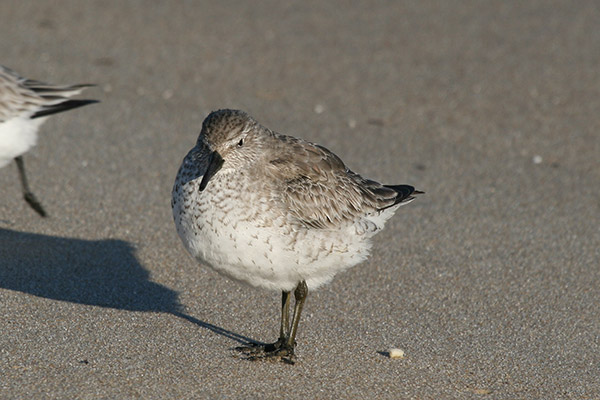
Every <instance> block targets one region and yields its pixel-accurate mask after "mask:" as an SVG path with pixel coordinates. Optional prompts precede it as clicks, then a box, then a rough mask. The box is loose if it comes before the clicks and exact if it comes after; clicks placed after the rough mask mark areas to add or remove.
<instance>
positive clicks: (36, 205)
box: [15, 156, 46, 217]
mask: <svg viewBox="0 0 600 400" xmlns="http://www.w3.org/2000/svg"><path fill="white" fill-rule="evenodd" d="M15 162H16V163H17V169H18V171H19V178H20V180H21V188H22V190H23V198H24V199H25V201H26V202H27V204H29V206H30V207H31V208H33V209H34V210H35V212H37V213H38V214H40V215H41V216H42V217H45V216H46V211H45V210H44V207H42V204H41V203H40V202H39V200H38V199H37V198H36V197H35V195H34V194H33V193H32V192H31V190H30V189H29V184H28V183H27V176H26V175H25V163H24V162H23V157H22V156H18V157H15Z"/></svg>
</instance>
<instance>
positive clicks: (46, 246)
mask: <svg viewBox="0 0 600 400" xmlns="http://www.w3.org/2000/svg"><path fill="white" fill-rule="evenodd" d="M149 277H150V274H149V273H148V271H146V270H145V269H144V267H142V266H141V265H140V263H139V262H138V260H137V258H136V256H135V249H134V248H133V246H132V245H131V244H129V243H128V242H125V241H122V240H115V239H107V240H81V239H73V238H61V237H55V236H46V235H38V234H33V233H27V232H18V231H12V230H7V229H2V228H0V288H4V289H10V290H15V291H19V292H23V293H29V294H32V295H35V296H39V297H44V298H48V299H54V300H62V301H69V302H72V303H79V304H87V305H94V306H100V307H109V308H116V309H120V310H129V311H154V312H164V313H169V314H172V315H175V316H177V317H179V318H183V319H186V320H187V321H190V322H192V323H195V324H197V325H198V326H201V327H202V328H205V329H208V330H210V331H212V332H215V333H217V334H219V335H222V336H225V337H227V338H229V339H231V340H234V341H237V342H239V343H244V344H246V343H259V342H256V341H254V340H252V339H250V338H247V337H245V336H243V335H240V334H237V333H235V332H231V331H228V330H226V329H223V328H221V327H218V326H215V325H212V324H210V323H208V322H204V321H201V320H199V319H197V318H194V317H192V316H189V315H186V314H185V313H184V312H183V307H182V306H181V305H180V304H179V302H178V299H177V292H175V291H174V290H171V289H169V288H167V287H165V286H163V285H160V284H158V283H155V282H152V281H151V280H149Z"/></svg>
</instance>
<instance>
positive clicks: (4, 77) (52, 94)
mask: <svg viewBox="0 0 600 400" xmlns="http://www.w3.org/2000/svg"><path fill="white" fill-rule="evenodd" d="M90 86H94V85H91V84H79V85H53V84H49V83H44V82H40V81H36V80H31V79H26V78H23V77H21V76H20V75H19V74H17V73H16V72H15V71H13V70H11V69H9V68H7V67H4V66H2V65H0V168H2V167H4V166H5V165H7V164H8V163H10V162H11V161H12V160H13V159H14V160H15V163H16V164H17V170H18V173H19V179H20V181H21V188H22V191H23V198H24V199H25V201H26V202H27V204H29V206H30V207H31V208H33V209H34V210H35V211H36V212H37V213H38V214H39V215H41V216H42V217H45V216H46V215H47V213H46V211H45V210H44V207H42V204H41V203H40V201H39V200H38V199H37V198H36V196H35V195H34V194H33V193H32V192H31V189H30V188H29V184H28V182H27V175H26V174H25V162H24V161H23V154H25V153H26V152H27V151H28V150H29V149H31V148H32V147H33V146H35V144H36V142H37V136H38V129H39V127H40V125H41V124H42V123H43V122H44V121H45V120H46V117H48V116H49V115H52V114H56V113H60V112H63V111H67V110H71V109H73V108H77V107H81V106H85V105H88V104H92V103H98V101H97V100H76V99H73V100H72V99H70V97H72V96H75V95H77V94H79V93H81V91H82V90H83V89H85V88H86V87H90Z"/></svg>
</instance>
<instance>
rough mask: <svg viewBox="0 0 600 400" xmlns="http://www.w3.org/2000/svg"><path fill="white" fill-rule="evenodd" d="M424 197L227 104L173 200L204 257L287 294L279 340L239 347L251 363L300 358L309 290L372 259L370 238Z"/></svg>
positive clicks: (208, 128) (186, 167)
mask: <svg viewBox="0 0 600 400" xmlns="http://www.w3.org/2000/svg"><path fill="white" fill-rule="evenodd" d="M422 193H424V192H422V191H419V190H416V189H415V188H414V187H413V186H410V185H382V184H380V183H378V182H376V181H373V180H370V179H366V178H363V177H362V176H360V175H359V174H357V173H354V172H353V171H352V170H350V169H348V168H347V167H346V165H345V164H344V163H343V162H342V160H341V159H340V158H339V157H338V156H336V155H335V154H334V153H332V152H331V151H329V150H328V149H327V148H325V147H323V146H321V145H318V144H314V143H312V142H309V141H306V140H303V139H300V138H296V137H293V136H287V135H283V134H280V133H277V132H275V131H273V130H270V129H268V128H266V127H264V126H262V125H261V124H260V123H258V122H257V121H256V120H255V119H254V118H252V117H251V116H250V115H249V114H247V113H246V112H244V111H240V110H231V109H222V110H218V111H214V112H211V113H210V114H209V115H208V116H207V117H206V118H205V120H204V121H203V123H202V129H201V131H200V134H199V136H198V139H197V141H196V144H195V145H194V147H193V148H192V149H191V150H190V151H189V152H188V153H187V155H186V156H185V158H184V159H183V161H182V163H181V166H180V167H179V170H178V172H177V176H176V178H175V182H174V185H173V190H172V198H171V206H172V212H173V218H174V222H175V227H176V230H177V233H178V235H179V237H180V239H181V241H182V243H183V246H184V247H185V248H186V249H187V251H188V252H189V253H190V254H191V255H192V256H193V257H194V258H195V259H196V260H197V261H199V262H200V263H201V264H203V265H206V266H208V267H210V268H212V269H214V270H216V271H217V272H219V273H221V274H223V275H225V276H227V277H229V278H231V279H233V280H236V281H240V282H243V283H246V284H249V285H251V286H254V287H259V288H265V289H269V290H276V291H281V323H280V328H279V338H278V340H277V341H276V342H274V343H268V344H261V343H248V344H247V345H245V346H240V347H238V348H237V350H239V351H241V353H242V356H243V357H244V358H247V359H250V360H258V359H269V360H279V361H283V362H286V363H291V364H293V363H294V362H295V361H294V360H295V358H296V356H295V347H296V334H297V330H298V325H299V321H300V315H301V312H302V309H303V306H304V303H305V300H306V297H307V295H308V291H309V289H310V290H311V291H312V290H315V289H317V288H319V287H320V286H322V285H323V284H326V283H328V282H329V281H331V279H332V278H333V276H334V275H335V274H336V273H338V272H340V271H343V270H346V269H348V268H350V267H352V266H354V265H356V264H358V263H360V262H361V261H363V260H365V259H366V257H367V256H368V254H369V251H370V249H371V246H372V237H373V236H374V235H375V234H376V233H377V232H379V231H381V229H383V227H384V224H385V222H386V221H387V220H388V219H389V218H390V217H391V216H392V215H393V214H394V213H395V212H396V210H397V209H398V208H399V207H400V206H403V205H405V204H408V203H410V202H411V201H413V200H414V199H415V198H416V195H419V194H422ZM292 291H293V295H294V300H295V304H294V311H293V314H292V317H291V321H290V304H291V300H290V298H291V294H292Z"/></svg>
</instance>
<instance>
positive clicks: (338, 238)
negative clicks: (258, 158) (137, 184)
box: [173, 171, 371, 290]
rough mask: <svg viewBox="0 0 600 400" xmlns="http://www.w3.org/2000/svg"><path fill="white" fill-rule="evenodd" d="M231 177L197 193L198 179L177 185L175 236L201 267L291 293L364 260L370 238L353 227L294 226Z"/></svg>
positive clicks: (261, 195)
mask: <svg viewBox="0 0 600 400" xmlns="http://www.w3.org/2000/svg"><path fill="white" fill-rule="evenodd" d="M230 178H231V177H230V176H228V174H227V173H226V172H221V171H220V172H219V173H218V174H217V175H216V176H215V177H213V179H211V181H210V182H209V184H208V186H207V188H206V189H205V190H204V191H202V192H200V191H199V190H198V186H199V183H200V181H201V179H202V178H201V177H199V178H197V179H195V180H192V181H189V182H187V183H185V184H181V185H178V184H176V185H175V187H174V191H173V216H174V219H175V225H176V228H177V232H178V234H179V236H180V237H181V240H182V241H183V243H184V246H185V247H186V249H187V250H188V251H189V252H190V254H192V255H193V256H194V257H195V258H197V259H198V260H199V261H200V262H202V263H204V264H206V265H209V266H210V267H212V268H213V269H215V270H217V271H218V272H221V273H223V274H225V275H227V276H229V277H231V278H233V279H236V280H239V281H243V282H246V283H249V284H250V285H253V286H260V287H265V288H269V289H275V290H292V289H293V288H294V287H295V286H296V285H297V284H298V282H300V281H301V280H306V281H307V284H308V286H309V288H311V289H315V288H317V287H318V286H320V285H322V284H324V283H327V282H328V281H330V280H331V279H332V278H333V276H334V275H335V274H336V273H337V272H339V271H340V270H343V269H346V268H349V267H351V266H353V265H355V264H357V263H359V262H360V261H362V260H364V259H365V258H366V256H367V252H368V250H369V248H370V241H369V237H370V236H371V235H357V233H356V227H355V226H354V225H348V226H345V227H341V228H340V230H325V229H306V228H302V227H299V226H298V225H297V224H292V223H290V221H289V216H288V215H286V214H285V213H282V212H280V210H278V209H277V208H276V207H273V204H272V199H271V198H270V196H269V195H268V194H266V193H265V192H264V191H261V188H260V187H256V186H253V185H250V183H249V182H248V181H245V180H243V179H230ZM238 178H239V177H238Z"/></svg>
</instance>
